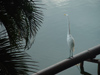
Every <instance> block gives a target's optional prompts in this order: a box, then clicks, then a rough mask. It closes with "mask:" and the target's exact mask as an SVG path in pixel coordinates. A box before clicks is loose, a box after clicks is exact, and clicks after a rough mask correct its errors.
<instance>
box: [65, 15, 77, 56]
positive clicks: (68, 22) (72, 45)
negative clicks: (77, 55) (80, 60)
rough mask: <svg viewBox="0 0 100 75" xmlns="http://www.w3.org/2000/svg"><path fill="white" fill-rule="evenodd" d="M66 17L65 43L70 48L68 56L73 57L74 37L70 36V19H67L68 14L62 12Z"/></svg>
mask: <svg viewBox="0 0 100 75" xmlns="http://www.w3.org/2000/svg"><path fill="white" fill-rule="evenodd" d="M64 15H65V16H66V17H67V44H68V46H69V49H70V55H69V58H70V57H73V51H74V47H75V43H74V38H73V37H72V35H71V33H70V20H69V16H68V14H64Z"/></svg>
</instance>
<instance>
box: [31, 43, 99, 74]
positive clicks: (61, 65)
mask: <svg viewBox="0 0 100 75" xmlns="http://www.w3.org/2000/svg"><path fill="white" fill-rule="evenodd" d="M98 54H100V45H98V46H95V47H93V48H91V49H88V50H86V51H83V52H81V53H79V54H77V55H74V56H73V57H72V58H68V59H65V60H62V61H60V62H58V63H56V64H54V65H52V66H50V67H48V68H45V69H43V70H40V71H39V72H37V73H34V74H32V75H55V74H57V73H59V72H61V71H63V70H65V69H68V68H70V67H72V66H74V65H76V64H78V63H81V64H80V70H81V71H82V73H83V72H85V71H84V66H83V65H84V61H89V62H94V63H98V70H100V68H99V67H100V61H99V59H94V58H95V57H96V56H97V55H98ZM99 74H100V72H99V71H98V75H99Z"/></svg>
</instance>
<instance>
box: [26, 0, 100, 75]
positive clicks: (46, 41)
mask: <svg viewBox="0 0 100 75" xmlns="http://www.w3.org/2000/svg"><path fill="white" fill-rule="evenodd" d="M42 2H43V4H46V5H45V7H44V8H46V10H44V23H43V25H42V27H41V28H40V30H39V32H38V34H37V36H36V40H35V43H34V44H33V46H32V48H31V50H29V51H28V53H29V54H30V55H31V56H32V57H33V58H34V59H35V60H37V61H38V62H39V64H38V65H39V69H44V68H46V67H48V66H50V65H52V64H55V63H57V62H59V61H61V60H63V59H66V58H67V57H68V56H69V50H68V47H67V43H66V36H67V25H66V24H67V21H66V18H65V16H64V14H66V13H68V14H69V16H70V22H71V34H72V35H73V37H74V39H75V51H74V55H75V54H77V53H79V52H82V51H84V50H87V49H88V48H91V47H93V46H96V45H98V44H100V35H99V34H100V0H42ZM98 57H99V56H98ZM89 66H91V67H89ZM84 67H85V71H86V72H89V73H91V74H92V75H97V67H96V64H92V63H87V62H86V63H85V65H84ZM66 74H68V75H80V72H79V71H78V70H77V68H76V66H74V67H71V68H69V69H67V70H65V71H63V72H61V73H59V74H57V75H66Z"/></svg>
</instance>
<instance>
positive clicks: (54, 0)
mask: <svg viewBox="0 0 100 75" xmlns="http://www.w3.org/2000/svg"><path fill="white" fill-rule="evenodd" d="M42 1H43V3H44V4H47V5H49V3H51V4H52V5H54V6H57V7H59V6H62V5H67V4H69V1H70V0H42Z"/></svg>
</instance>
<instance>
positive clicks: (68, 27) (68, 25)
mask: <svg viewBox="0 0 100 75" xmlns="http://www.w3.org/2000/svg"><path fill="white" fill-rule="evenodd" d="M67 34H70V20H69V16H68V17H67Z"/></svg>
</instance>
